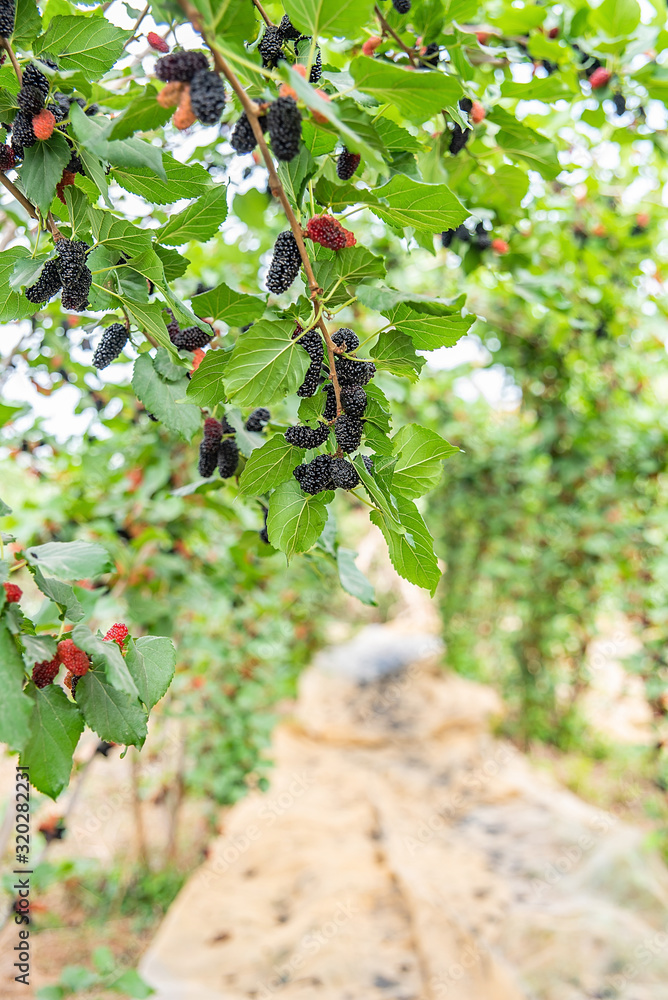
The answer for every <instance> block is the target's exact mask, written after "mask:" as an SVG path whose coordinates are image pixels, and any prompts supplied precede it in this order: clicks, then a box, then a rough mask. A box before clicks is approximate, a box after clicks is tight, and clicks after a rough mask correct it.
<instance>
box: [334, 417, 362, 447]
mask: <svg viewBox="0 0 668 1000" xmlns="http://www.w3.org/2000/svg"><path fill="white" fill-rule="evenodd" d="M363 430H364V423H363V421H361V420H360V419H359V417H350V416H348V414H347V413H342V414H341V416H340V417H337V418H336V420H335V421H334V433H335V434H336V440H337V442H338V445H339V447H340V448H341V451H345V452H346V453H348V452H351V451H357V449H358V448H359V446H360V444H361V442H362V432H363Z"/></svg>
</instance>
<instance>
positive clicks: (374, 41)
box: [362, 35, 383, 56]
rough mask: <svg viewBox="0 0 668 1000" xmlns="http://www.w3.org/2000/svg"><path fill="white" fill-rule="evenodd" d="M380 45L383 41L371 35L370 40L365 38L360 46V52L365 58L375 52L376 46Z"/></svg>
mask: <svg viewBox="0 0 668 1000" xmlns="http://www.w3.org/2000/svg"><path fill="white" fill-rule="evenodd" d="M382 44H383V39H382V38H380V37H379V36H378V35H373V36H372V37H371V38H367V40H366V41H365V42H364V44H363V45H362V52H363V54H364V55H365V56H372V55H373V54H374V52H375V51H376V49H377V48H378V46H379V45H382Z"/></svg>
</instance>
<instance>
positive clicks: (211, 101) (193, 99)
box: [190, 69, 225, 125]
mask: <svg viewBox="0 0 668 1000" xmlns="http://www.w3.org/2000/svg"><path fill="white" fill-rule="evenodd" d="M190 103H191V105H192V109H193V112H194V113H195V114H196V115H197V117H198V118H199V120H200V121H201V122H202V124H203V125H215V124H216V122H219V121H220V116H221V115H222V113H223V110H224V108H225V87H224V85H223V81H222V80H221V78H220V77H219V76H218V74H217V73H212V72H211V71H210V70H208V69H201V70H200V71H199V72H198V73H195V75H194V77H193V78H192V80H191V81H190Z"/></svg>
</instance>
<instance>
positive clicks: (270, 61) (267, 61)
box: [257, 24, 285, 69]
mask: <svg viewBox="0 0 668 1000" xmlns="http://www.w3.org/2000/svg"><path fill="white" fill-rule="evenodd" d="M257 50H258V52H259V53H260V55H261V56H262V65H263V66H264V67H266V68H267V69H273V68H274V66H275V65H276V63H277V62H278V60H279V59H284V58H285V57H284V55H283V33H282V31H281V27H280V25H276V24H268V25H267V27H266V29H265V32H264V35H263V36H262V38H261V39H260V44H259V45H258V47H257Z"/></svg>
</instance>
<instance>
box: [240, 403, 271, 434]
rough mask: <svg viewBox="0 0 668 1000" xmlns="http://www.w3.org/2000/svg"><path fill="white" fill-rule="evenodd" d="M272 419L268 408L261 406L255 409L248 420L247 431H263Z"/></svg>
mask: <svg viewBox="0 0 668 1000" xmlns="http://www.w3.org/2000/svg"><path fill="white" fill-rule="evenodd" d="M270 420H271V413H270V412H269V410H268V409H267V408H266V406H259V407H258V408H257V410H253V412H252V413H251V415H250V416H249V418H248V420H247V421H246V430H247V431H262V430H264V428H265V427H266V425H267V424H268V423H269V421H270Z"/></svg>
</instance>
